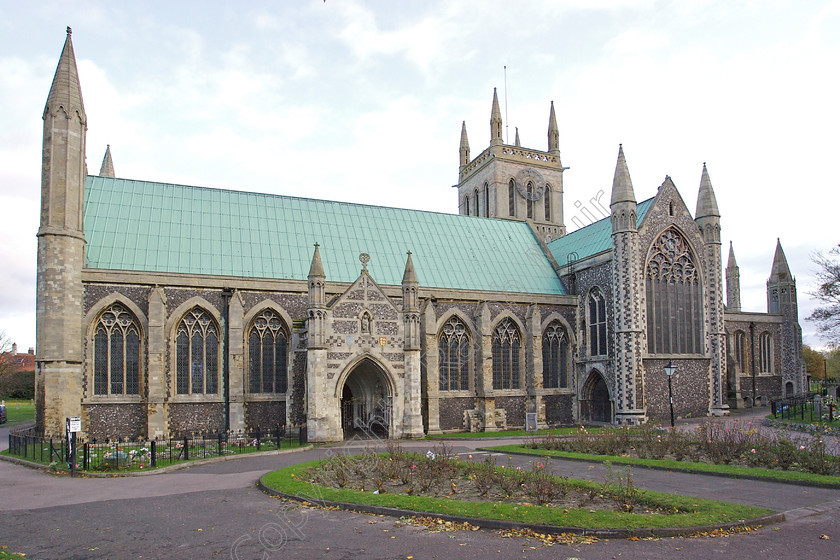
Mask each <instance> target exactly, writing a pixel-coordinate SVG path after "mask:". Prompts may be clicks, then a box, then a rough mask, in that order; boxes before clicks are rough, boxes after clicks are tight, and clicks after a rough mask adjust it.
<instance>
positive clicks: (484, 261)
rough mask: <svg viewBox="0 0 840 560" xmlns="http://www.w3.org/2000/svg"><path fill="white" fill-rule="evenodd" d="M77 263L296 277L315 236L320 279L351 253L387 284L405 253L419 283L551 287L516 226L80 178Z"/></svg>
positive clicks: (352, 269) (353, 267) (554, 288)
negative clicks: (81, 259)
mask: <svg viewBox="0 0 840 560" xmlns="http://www.w3.org/2000/svg"><path fill="white" fill-rule="evenodd" d="M85 187H86V193H85V218H84V220H85V221H84V224H85V239H86V240H87V248H86V257H87V263H86V264H87V267H88V268H94V269H108V270H133V271H147V272H159V273H183V274H208V275H221V276H236V277H249V278H274V279H292V280H305V279H306V278H307V274H308V272H309V267H310V263H311V259H312V253H313V245H314V244H315V243H319V244H320V253H321V259H322V261H323V266H324V272H325V274H326V277H327V280H329V281H335V282H353V281H354V280H356V278H358V276H359V272H360V270H361V268H362V267H361V263H360V262H359V254H360V253H368V254H369V255H370V257H371V258H370V264H369V265H368V270H369V271H370V273H371V276H372V277H373V278H374V280H376V281H377V282H378V283H380V284H383V285H399V284H400V283H401V281H402V277H403V272H404V270H405V262H406V252H407V251H411V252H412V255H413V261H414V268H415V271H416V274H417V278H418V281H419V283H420V285H421V286H424V287H439V288H456V289H465V290H487V291H500V292H523V293H536V294H563V293H565V292H564V290H563V286H562V284H561V283H560V281H559V279H558V278H557V275H556V274H555V272H554V270H553V268H552V266H551V264H550V262H549V261H548V259H547V258H546V256H545V254H544V253H543V252H542V250H541V249H540V246H539V243H538V241H537V239H536V238H535V237H534V234H533V232H532V230H531V228H530V227H529V226H528V224H526V223H524V222H516V221H510V220H498V219H488V218H479V217H473V216H461V215H457V214H443V213H436V212H424V211H418V210H404V209H399V208H384V207H379V206H367V205H362V204H350V203H346V202H333V201H327V200H313V199H307V198H296V197H290V196H280V195H271V194H258V193H251V192H241V191H230V190H222V189H209V188H202V187H190V186H184V185H173V184H164V183H152V182H147V181H134V180H127V179H114V178H109V177H97V176H88V177H87V181H86V183H85Z"/></svg>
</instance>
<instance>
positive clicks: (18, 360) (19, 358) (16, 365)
mask: <svg viewBox="0 0 840 560" xmlns="http://www.w3.org/2000/svg"><path fill="white" fill-rule="evenodd" d="M0 360H2V361H3V362H5V363H6V364H8V365H9V367H10V368H12V369H13V370H14V371H16V372H21V371H35V353H34V352H31V353H29V354H21V353H19V352H3V353H2V354H0Z"/></svg>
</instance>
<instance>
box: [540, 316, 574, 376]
mask: <svg viewBox="0 0 840 560" xmlns="http://www.w3.org/2000/svg"><path fill="white" fill-rule="evenodd" d="M542 352H543V388H545V389H558V388H560V387H568V386H569V338H568V337H567V336H566V329H564V328H563V325H562V324H561V323H560V321H552V322H551V324H549V325H548V328H547V329H545V332H544V333H543V340H542Z"/></svg>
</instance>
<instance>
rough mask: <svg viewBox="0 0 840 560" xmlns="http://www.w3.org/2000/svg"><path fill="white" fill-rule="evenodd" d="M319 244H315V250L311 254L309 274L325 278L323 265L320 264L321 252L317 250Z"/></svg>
mask: <svg viewBox="0 0 840 560" xmlns="http://www.w3.org/2000/svg"><path fill="white" fill-rule="evenodd" d="M318 247H319V245H318V244H317V243H316V244H315V252H314V253H313V254H312V264H311V265H310V266H309V276H310V277H313V276H315V277H318V278H325V276H324V265H322V264H321V252H320V251H319V250H318Z"/></svg>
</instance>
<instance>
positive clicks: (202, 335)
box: [175, 307, 220, 395]
mask: <svg viewBox="0 0 840 560" xmlns="http://www.w3.org/2000/svg"><path fill="white" fill-rule="evenodd" d="M219 350H220V345H219V327H218V325H216V321H215V320H214V319H213V317H211V316H210V313H208V312H207V311H206V310H204V309H201V308H200V307H193V308H192V309H190V310H189V311H188V312H187V314H186V315H184V318H183V319H181V323H180V324H179V325H178V334H177V335H176V338H175V353H176V359H175V369H176V390H177V392H178V394H180V395H186V394H189V393H207V394H215V393H218V392H219Z"/></svg>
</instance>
